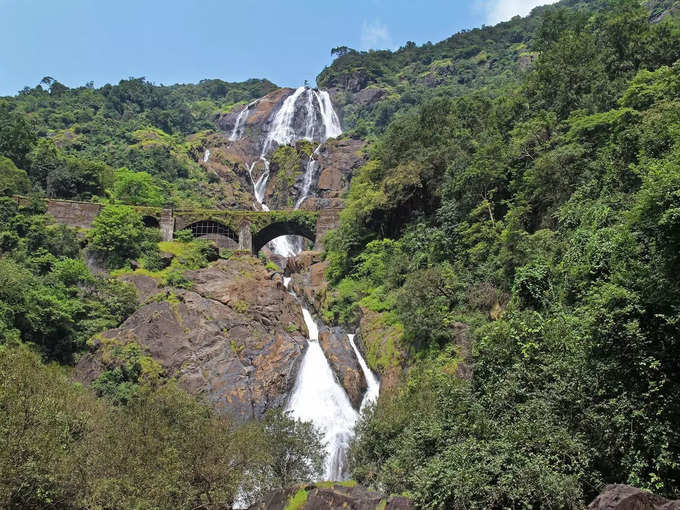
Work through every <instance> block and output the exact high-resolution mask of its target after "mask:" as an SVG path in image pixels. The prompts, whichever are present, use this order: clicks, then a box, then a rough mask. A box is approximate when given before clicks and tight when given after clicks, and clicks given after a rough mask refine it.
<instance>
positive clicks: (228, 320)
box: [76, 255, 307, 419]
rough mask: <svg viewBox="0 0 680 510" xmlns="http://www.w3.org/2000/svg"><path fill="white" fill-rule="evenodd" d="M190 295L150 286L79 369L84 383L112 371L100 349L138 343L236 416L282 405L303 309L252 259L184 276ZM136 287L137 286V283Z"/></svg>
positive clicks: (298, 347)
mask: <svg viewBox="0 0 680 510" xmlns="http://www.w3.org/2000/svg"><path fill="white" fill-rule="evenodd" d="M186 276H187V277H188V279H189V280H190V281H192V282H193V283H194V286H193V288H192V290H182V289H155V290H154V289H153V286H152V285H147V284H144V285H140V286H141V289H140V292H142V293H144V294H143V295H145V296H147V297H150V301H149V302H148V303H147V304H145V305H144V306H142V307H141V308H140V309H139V310H138V311H137V312H136V313H135V314H134V315H132V316H131V317H130V318H129V319H128V320H127V321H125V322H124V323H123V324H122V325H121V326H120V327H119V328H116V329H113V330H110V331H107V332H106V333H104V334H103V335H101V337H100V338H99V339H98V340H97V342H96V343H95V345H94V346H93V350H92V352H91V353H90V354H88V355H86V356H85V357H84V358H83V359H82V360H81V361H80V362H79V363H78V365H77V367H76V377H77V379H79V380H80V381H82V382H85V383H89V382H91V381H93V380H94V379H95V378H96V377H98V376H99V374H100V373H101V372H102V371H103V370H105V369H107V368H110V367H109V366H108V364H107V363H108V361H107V359H105V357H103V356H102V354H103V352H104V350H102V349H100V347H101V346H102V344H109V345H111V344H115V345H119V346H124V345H126V344H128V343H130V342H135V343H137V344H139V345H140V346H141V347H142V349H143V350H144V351H146V352H147V353H148V354H150V355H151V356H152V357H153V358H154V359H155V360H156V361H158V362H159V363H160V365H161V366H162V368H163V370H164V373H165V375H166V376H171V377H177V378H178V379H179V380H180V381H181V383H182V384H183V386H184V387H185V388H186V389H187V390H188V391H190V392H191V393H194V394H200V395H202V396H204V397H205V398H206V399H207V400H208V401H209V402H211V403H212V404H213V405H214V406H215V408H216V409H218V410H219V411H221V412H225V413H228V414H230V415H232V416H234V417H237V418H240V419H250V418H259V417H261V416H262V415H263V413H264V412H265V411H266V410H267V409H270V408H277V407H283V406H285V403H286V401H287V399H288V395H289V393H290V391H291V390H292V388H293V385H294V383H295V378H296V374H297V369H298V366H299V363H300V362H301V360H302V354H303V352H304V349H305V346H306V335H307V332H306V329H305V326H304V321H303V318H302V315H301V312H300V306H299V304H298V303H297V301H296V300H295V298H294V297H293V296H291V295H290V294H289V293H288V292H287V291H286V290H285V289H284V287H283V285H282V282H281V279H280V277H273V278H272V277H271V275H270V274H269V273H268V272H267V271H266V270H265V269H264V267H263V266H262V264H261V263H260V262H259V261H258V260H257V259H255V258H253V257H250V256H245V255H244V256H238V257H234V258H232V259H230V260H228V261H224V260H220V261H218V262H217V263H215V264H214V265H213V266H210V267H207V268H205V269H200V270H197V271H190V272H188V273H187V274H186ZM137 283H140V284H141V282H137Z"/></svg>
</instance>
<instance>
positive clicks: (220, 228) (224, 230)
mask: <svg viewBox="0 0 680 510" xmlns="http://www.w3.org/2000/svg"><path fill="white" fill-rule="evenodd" d="M184 229H185V230H191V234H192V235H193V236H194V237H196V238H201V239H209V240H211V241H215V243H216V244H217V246H219V247H220V248H228V249H237V248H238V234H237V233H236V232H234V231H233V230H232V229H230V228H229V227H227V226H226V225H223V224H222V223H219V222H217V221H213V220H201V221H196V222H194V223H191V224H190V225H187V226H186V227H184Z"/></svg>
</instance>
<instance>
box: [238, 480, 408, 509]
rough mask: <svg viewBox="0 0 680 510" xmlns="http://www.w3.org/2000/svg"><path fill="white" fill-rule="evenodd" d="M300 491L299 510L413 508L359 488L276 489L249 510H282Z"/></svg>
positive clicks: (317, 486) (343, 485)
mask: <svg viewBox="0 0 680 510" xmlns="http://www.w3.org/2000/svg"><path fill="white" fill-rule="evenodd" d="M300 491H304V493H305V495H306V499H305V500H304V502H303V503H302V506H299V507H296V508H299V510H336V509H347V510H375V509H376V508H381V509H384V510H412V509H413V508H414V506H413V504H412V503H411V502H410V501H409V500H408V499H407V498H404V497H399V496H390V497H386V496H384V495H382V494H380V493H378V492H375V491H371V490H369V489H366V488H364V487H362V486H360V485H351V484H339V483H338V484H334V485H330V486H328V485H326V484H324V485H321V484H317V485H308V486H301V487H296V488H289V489H277V490H275V491H272V492H270V493H269V494H267V495H266V496H265V497H264V498H263V500H262V501H261V502H259V503H256V504H255V505H253V506H251V507H250V510H284V509H285V508H287V505H288V503H289V502H290V500H291V499H292V498H293V497H295V495H296V494H297V493H298V492H300Z"/></svg>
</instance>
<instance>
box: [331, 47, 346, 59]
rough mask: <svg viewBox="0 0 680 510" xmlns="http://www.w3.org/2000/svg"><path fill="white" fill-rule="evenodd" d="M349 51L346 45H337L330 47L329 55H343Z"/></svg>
mask: <svg viewBox="0 0 680 510" xmlns="http://www.w3.org/2000/svg"><path fill="white" fill-rule="evenodd" d="M350 51H351V50H350V49H349V48H348V47H347V46H338V47H336V48H333V49H331V57H333V56H336V57H344V56H345V55H347V54H348V53H349V52H350Z"/></svg>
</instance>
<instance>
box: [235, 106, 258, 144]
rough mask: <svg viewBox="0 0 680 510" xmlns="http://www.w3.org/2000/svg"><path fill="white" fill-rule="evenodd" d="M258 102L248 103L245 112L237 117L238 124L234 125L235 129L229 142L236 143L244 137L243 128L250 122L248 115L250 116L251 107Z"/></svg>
mask: <svg viewBox="0 0 680 510" xmlns="http://www.w3.org/2000/svg"><path fill="white" fill-rule="evenodd" d="M255 103H257V101H253V102H252V103H248V104H247V105H245V106H244V107H243V110H241V111H240V112H239V114H238V117H236V122H235V123H234V129H233V130H232V132H231V136H230V137H229V141H231V142H235V141H236V140H238V139H239V138H241V136H242V134H243V133H242V129H241V128H242V127H245V123H246V121H247V120H248V115H250V107H251V106H253V105H254V104H255Z"/></svg>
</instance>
